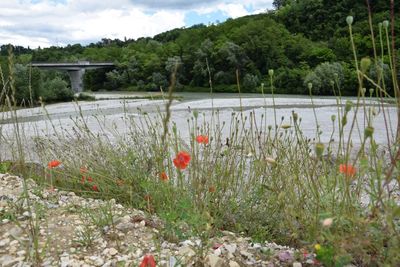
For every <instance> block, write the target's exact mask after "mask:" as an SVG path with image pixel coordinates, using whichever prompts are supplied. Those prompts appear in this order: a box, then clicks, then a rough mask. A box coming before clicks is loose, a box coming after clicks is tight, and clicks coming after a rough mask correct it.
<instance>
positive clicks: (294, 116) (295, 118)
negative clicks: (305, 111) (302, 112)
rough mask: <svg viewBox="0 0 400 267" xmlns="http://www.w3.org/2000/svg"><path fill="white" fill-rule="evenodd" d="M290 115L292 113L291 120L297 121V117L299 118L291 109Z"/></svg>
mask: <svg viewBox="0 0 400 267" xmlns="http://www.w3.org/2000/svg"><path fill="white" fill-rule="evenodd" d="M292 115H293V121H295V122H296V121H297V119H298V118H299V115H298V114H297V113H296V112H294V111H292Z"/></svg>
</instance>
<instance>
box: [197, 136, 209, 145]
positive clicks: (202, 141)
mask: <svg viewBox="0 0 400 267" xmlns="http://www.w3.org/2000/svg"><path fill="white" fill-rule="evenodd" d="M196 141H197V143H199V144H205V145H207V144H208V136H207V135H198V136H197V137H196Z"/></svg>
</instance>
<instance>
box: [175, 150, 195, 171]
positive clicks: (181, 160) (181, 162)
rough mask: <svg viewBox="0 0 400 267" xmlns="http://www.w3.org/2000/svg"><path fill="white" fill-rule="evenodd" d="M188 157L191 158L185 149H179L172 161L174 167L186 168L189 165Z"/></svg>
mask: <svg viewBox="0 0 400 267" xmlns="http://www.w3.org/2000/svg"><path fill="white" fill-rule="evenodd" d="M190 159H191V158H190V155H189V153H187V152H185V151H180V152H179V153H178V155H176V157H175V158H174V160H173V162H174V165H175V167H177V168H178V169H181V170H183V169H186V167H187V166H188V165H189V162H190Z"/></svg>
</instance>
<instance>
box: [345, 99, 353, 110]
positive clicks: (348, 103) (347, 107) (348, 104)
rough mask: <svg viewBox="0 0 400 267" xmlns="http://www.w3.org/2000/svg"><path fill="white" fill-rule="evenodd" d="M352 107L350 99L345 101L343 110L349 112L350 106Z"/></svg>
mask: <svg viewBox="0 0 400 267" xmlns="http://www.w3.org/2000/svg"><path fill="white" fill-rule="evenodd" d="M352 107H353V102H351V101H350V100H347V101H346V107H345V111H346V112H349V111H350V110H351V108H352Z"/></svg>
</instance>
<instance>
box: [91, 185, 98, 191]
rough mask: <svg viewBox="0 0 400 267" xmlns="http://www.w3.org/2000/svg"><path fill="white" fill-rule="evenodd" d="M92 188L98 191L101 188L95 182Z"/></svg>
mask: <svg viewBox="0 0 400 267" xmlns="http://www.w3.org/2000/svg"><path fill="white" fill-rule="evenodd" d="M92 190H93V191H96V192H99V188H98V187H97V185H95V184H94V185H93V186H92Z"/></svg>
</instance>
